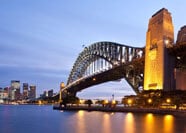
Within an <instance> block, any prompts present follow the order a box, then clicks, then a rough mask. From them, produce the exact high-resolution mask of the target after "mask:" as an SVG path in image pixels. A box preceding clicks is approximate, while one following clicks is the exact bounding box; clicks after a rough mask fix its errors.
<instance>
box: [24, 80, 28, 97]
mask: <svg viewBox="0 0 186 133" xmlns="http://www.w3.org/2000/svg"><path fill="white" fill-rule="evenodd" d="M27 98H28V83H23V99H27Z"/></svg>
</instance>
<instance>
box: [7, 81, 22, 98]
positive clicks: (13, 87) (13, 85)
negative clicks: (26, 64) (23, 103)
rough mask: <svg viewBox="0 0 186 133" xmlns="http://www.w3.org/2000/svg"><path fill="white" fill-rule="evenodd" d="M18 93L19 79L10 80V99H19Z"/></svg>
mask: <svg viewBox="0 0 186 133" xmlns="http://www.w3.org/2000/svg"><path fill="white" fill-rule="evenodd" d="M20 95H21V94H20V81H19V80H12V81H11V89H10V100H18V99H20Z"/></svg>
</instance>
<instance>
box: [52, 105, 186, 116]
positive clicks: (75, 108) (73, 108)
mask: <svg viewBox="0 0 186 133" xmlns="http://www.w3.org/2000/svg"><path fill="white" fill-rule="evenodd" d="M53 109H54V110H65V111H79V110H85V111H101V112H121V113H122V112H123V113H127V112H132V113H153V114H161V115H166V114H167V115H174V116H182V117H186V110H175V109H155V108H133V107H101V106H91V107H88V106H68V107H59V106H53Z"/></svg>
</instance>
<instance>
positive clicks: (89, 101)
mask: <svg viewBox="0 0 186 133" xmlns="http://www.w3.org/2000/svg"><path fill="white" fill-rule="evenodd" d="M85 104H88V107H91V104H93V102H92V100H90V99H88V100H86V101H85Z"/></svg>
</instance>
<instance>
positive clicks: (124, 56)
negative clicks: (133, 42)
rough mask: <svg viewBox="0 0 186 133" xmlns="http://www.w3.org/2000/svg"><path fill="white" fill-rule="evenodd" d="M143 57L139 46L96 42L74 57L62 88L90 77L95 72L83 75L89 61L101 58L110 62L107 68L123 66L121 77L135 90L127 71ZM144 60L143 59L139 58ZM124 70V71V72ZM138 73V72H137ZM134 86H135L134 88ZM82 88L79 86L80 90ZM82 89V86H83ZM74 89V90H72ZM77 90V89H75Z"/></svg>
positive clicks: (71, 86) (67, 89)
mask: <svg viewBox="0 0 186 133" xmlns="http://www.w3.org/2000/svg"><path fill="white" fill-rule="evenodd" d="M143 57H144V48H139V47H131V46H126V45H122V44H118V43H114V42H97V43H94V44H92V45H90V46H88V47H85V48H84V50H83V51H82V52H81V53H80V54H79V56H78V58H77V59H76V61H75V63H74V65H73V68H72V70H71V72H70V75H69V78H68V81H67V86H66V87H65V88H64V90H65V91H70V89H71V88H73V87H74V86H76V85H77V81H78V83H79V82H81V80H85V78H90V77H91V76H95V75H96V74H95V73H92V75H89V77H85V76H84V75H85V72H86V70H87V68H88V66H90V64H91V63H93V62H95V61H96V60H99V59H102V60H105V61H107V62H109V63H110V64H111V66H112V67H111V68H109V69H120V70H121V68H120V67H125V68H126V69H128V73H127V72H126V71H127V70H126V69H125V70H123V73H125V74H122V75H123V77H124V78H125V79H126V80H127V82H128V83H129V84H130V85H131V86H132V88H133V89H134V90H135V92H137V90H136V87H135V86H134V84H136V83H132V82H134V81H132V80H130V78H131V77H130V78H129V71H130V69H131V70H132V69H135V68H133V65H132V62H133V61H135V60H138V59H142V58H143ZM140 61H144V59H142V60H140ZM109 69H104V70H102V71H101V72H100V73H103V72H105V71H109ZM124 71H125V72H124ZM138 74H139V73H138ZM134 87H135V88H134ZM81 89H82V88H80V90H81ZM83 89H84V88H83ZM73 91H75V90H73ZM76 91H77V90H76Z"/></svg>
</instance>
